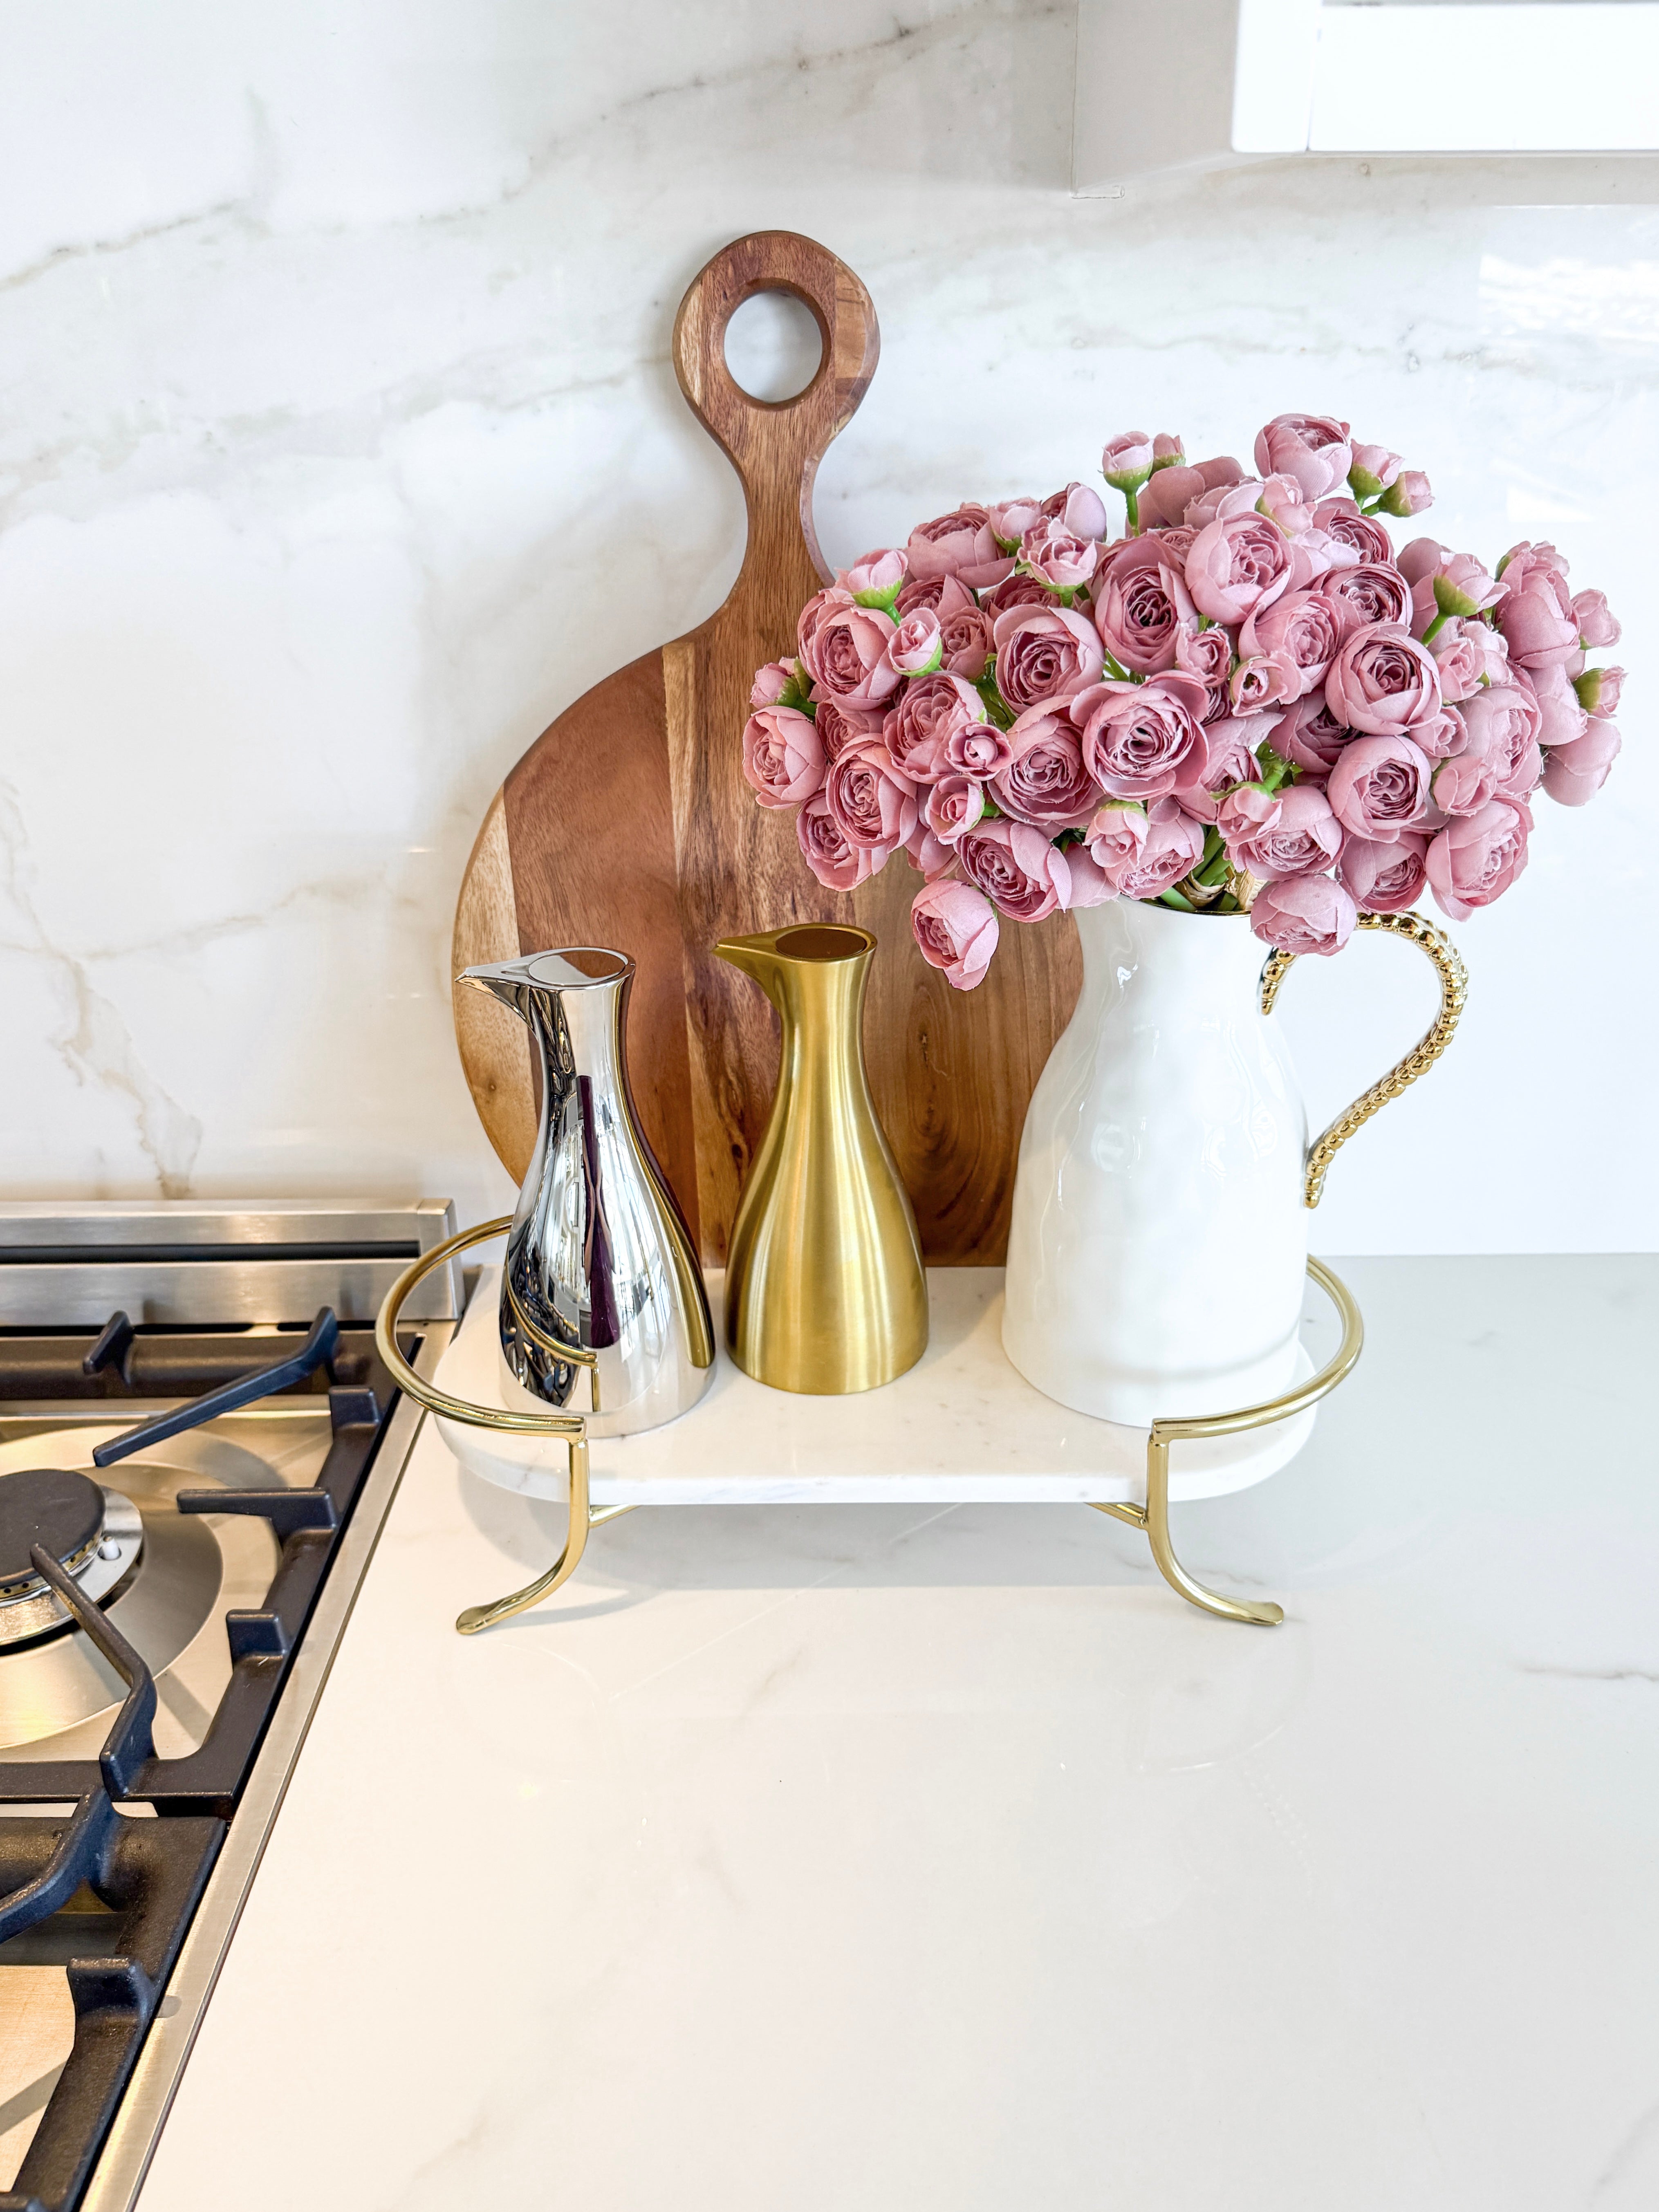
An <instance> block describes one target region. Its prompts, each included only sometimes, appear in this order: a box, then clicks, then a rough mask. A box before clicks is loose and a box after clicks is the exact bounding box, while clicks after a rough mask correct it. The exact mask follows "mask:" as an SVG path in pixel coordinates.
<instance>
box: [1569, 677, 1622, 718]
mask: <svg viewBox="0 0 1659 2212" xmlns="http://www.w3.org/2000/svg"><path fill="white" fill-rule="evenodd" d="M1624 687H1625V671H1624V670H1623V669H1622V668H1587V669H1586V670H1585V671H1584V672H1583V675H1582V676H1581V677H1579V678H1577V681H1576V682H1575V683H1574V684H1573V687H1572V688H1573V690H1575V691H1576V692H1577V694H1578V703H1579V705H1580V706H1581V707H1582V708H1583V710H1584V712H1585V713H1586V714H1617V713H1618V712H1619V694H1620V691H1622V690H1623V689H1624Z"/></svg>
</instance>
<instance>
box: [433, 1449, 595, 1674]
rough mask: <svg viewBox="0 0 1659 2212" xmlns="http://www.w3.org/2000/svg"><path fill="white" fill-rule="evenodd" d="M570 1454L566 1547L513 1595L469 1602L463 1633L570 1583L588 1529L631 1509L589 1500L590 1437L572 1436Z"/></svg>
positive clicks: (461, 1620) (459, 1621)
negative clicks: (596, 1507)
mask: <svg viewBox="0 0 1659 2212" xmlns="http://www.w3.org/2000/svg"><path fill="white" fill-rule="evenodd" d="M568 1449H569V1454H570V1530H569V1534H568V1535H567V1536H566V1538H565V1540H564V1549H563V1551H562V1552H561V1553H560V1554H559V1556H558V1558H557V1559H555V1560H554V1562H553V1564H552V1565H551V1566H550V1568H549V1569H548V1571H547V1572H546V1573H545V1574H544V1575H538V1577H536V1579H535V1581H534V1582H533V1583H526V1585H525V1587H524V1589H521V1590H514V1591H513V1595H511V1596H510V1597H498V1598H497V1599H496V1600H495V1603H494V1605H470V1606H468V1607H467V1608H466V1610H465V1613H459V1614H457V1616H456V1620H455V1626H456V1628H457V1629H458V1630H459V1632H460V1634H461V1635H463V1636H476V1635H477V1633H478V1631H479V1630H480V1629H481V1628H493V1627H494V1626H495V1624H496V1622H497V1621H499V1620H510V1619H511V1618H512V1616H513V1614H514V1613H525V1612H527V1611H528V1610H529V1608H530V1607H532V1605H539V1604H540V1602H541V1601H542V1600H543V1599H544V1597H548V1596H550V1595H552V1593H553V1592H554V1591H555V1590H556V1589H558V1588H559V1587H560V1586H561V1584H562V1583H568V1581H569V1579H570V1577H571V1576H572V1575H574V1573H575V1571H576V1570H577V1568H578V1567H579V1566H580V1565H581V1559H582V1553H584V1552H585V1551H586V1549H587V1532H588V1530H589V1529H590V1528H599V1527H600V1526H601V1525H602V1523H604V1522H606V1521H614V1520H616V1519H617V1517H618V1516H619V1515H621V1514H623V1513H631V1512H632V1511H633V1510H634V1509H633V1507H632V1506H631V1505H602V1506H601V1507H600V1508H599V1511H598V1512H597V1513H595V1512H594V1511H593V1510H592V1508H591V1507H590V1506H589V1504H588V1502H587V1439H586V1437H571V1438H570V1440H569V1446H568Z"/></svg>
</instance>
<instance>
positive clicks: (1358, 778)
mask: <svg viewBox="0 0 1659 2212" xmlns="http://www.w3.org/2000/svg"><path fill="white" fill-rule="evenodd" d="M1429 776H1430V764H1429V761H1428V757H1427V756H1426V755H1425V753H1424V752H1423V750H1421V748H1420V747H1419V746H1418V745H1416V744H1413V742H1412V740H1411V738H1408V737H1407V736H1405V735H1404V734H1403V732H1402V733H1401V734H1399V735H1396V736H1394V737H1369V738H1355V739H1354V741H1353V743H1352V744H1349V745H1345V746H1344V747H1343V748H1342V750H1341V752H1340V754H1339V755H1338V757H1337V763H1336V766H1335V767H1334V769H1332V770H1331V773H1330V778H1329V781H1328V782H1327V784H1326V786H1325V795H1326V797H1327V798H1328V799H1329V800H1330V803H1331V805H1332V808H1333V809H1334V811H1335V814H1336V818H1337V820H1338V821H1339V822H1340V823H1341V824H1342V827H1343V828H1344V829H1351V830H1352V832H1353V834H1354V836H1356V837H1369V838H1371V839H1373V840H1375V841H1376V842H1378V843H1386V842H1387V841H1388V840H1389V838H1390V837H1397V836H1399V835H1400V833H1401V830H1402V829H1415V828H1416V827H1417V825H1418V823H1419V822H1421V821H1422V820H1423V819H1424V817H1425V816H1426V814H1427V813H1428V811H1429Z"/></svg>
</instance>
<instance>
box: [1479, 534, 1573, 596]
mask: <svg viewBox="0 0 1659 2212" xmlns="http://www.w3.org/2000/svg"><path fill="white" fill-rule="evenodd" d="M1511 568H1512V569H1513V570H1514V571H1515V573H1514V574H1513V575H1511V574H1510V570H1511ZM1568 568H1569V564H1568V562H1567V557H1566V556H1565V554H1564V553H1559V552H1558V551H1557V550H1556V549H1555V547H1554V546H1553V545H1552V544H1550V543H1549V541H1548V539H1547V538H1541V539H1540V540H1539V541H1538V543H1537V544H1534V543H1533V541H1532V540H1531V539H1530V538H1522V539H1521V541H1520V542H1519V544H1515V545H1511V546H1510V550H1509V551H1508V552H1507V553H1506V554H1505V555H1504V557H1503V559H1502V560H1501V561H1500V562H1498V566H1497V568H1494V569H1493V571H1492V574H1493V575H1495V576H1501V577H1502V578H1503V579H1504V582H1505V583H1506V584H1512V585H1513V586H1514V587H1515V589H1516V591H1517V592H1518V591H1519V590H1520V589H1521V588H1522V584H1523V582H1524V581H1525V580H1526V579H1527V578H1528V577H1529V576H1536V575H1551V576H1555V577H1559V580H1561V582H1562V583H1564V584H1565V582H1566V580H1567V574H1568Z"/></svg>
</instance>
